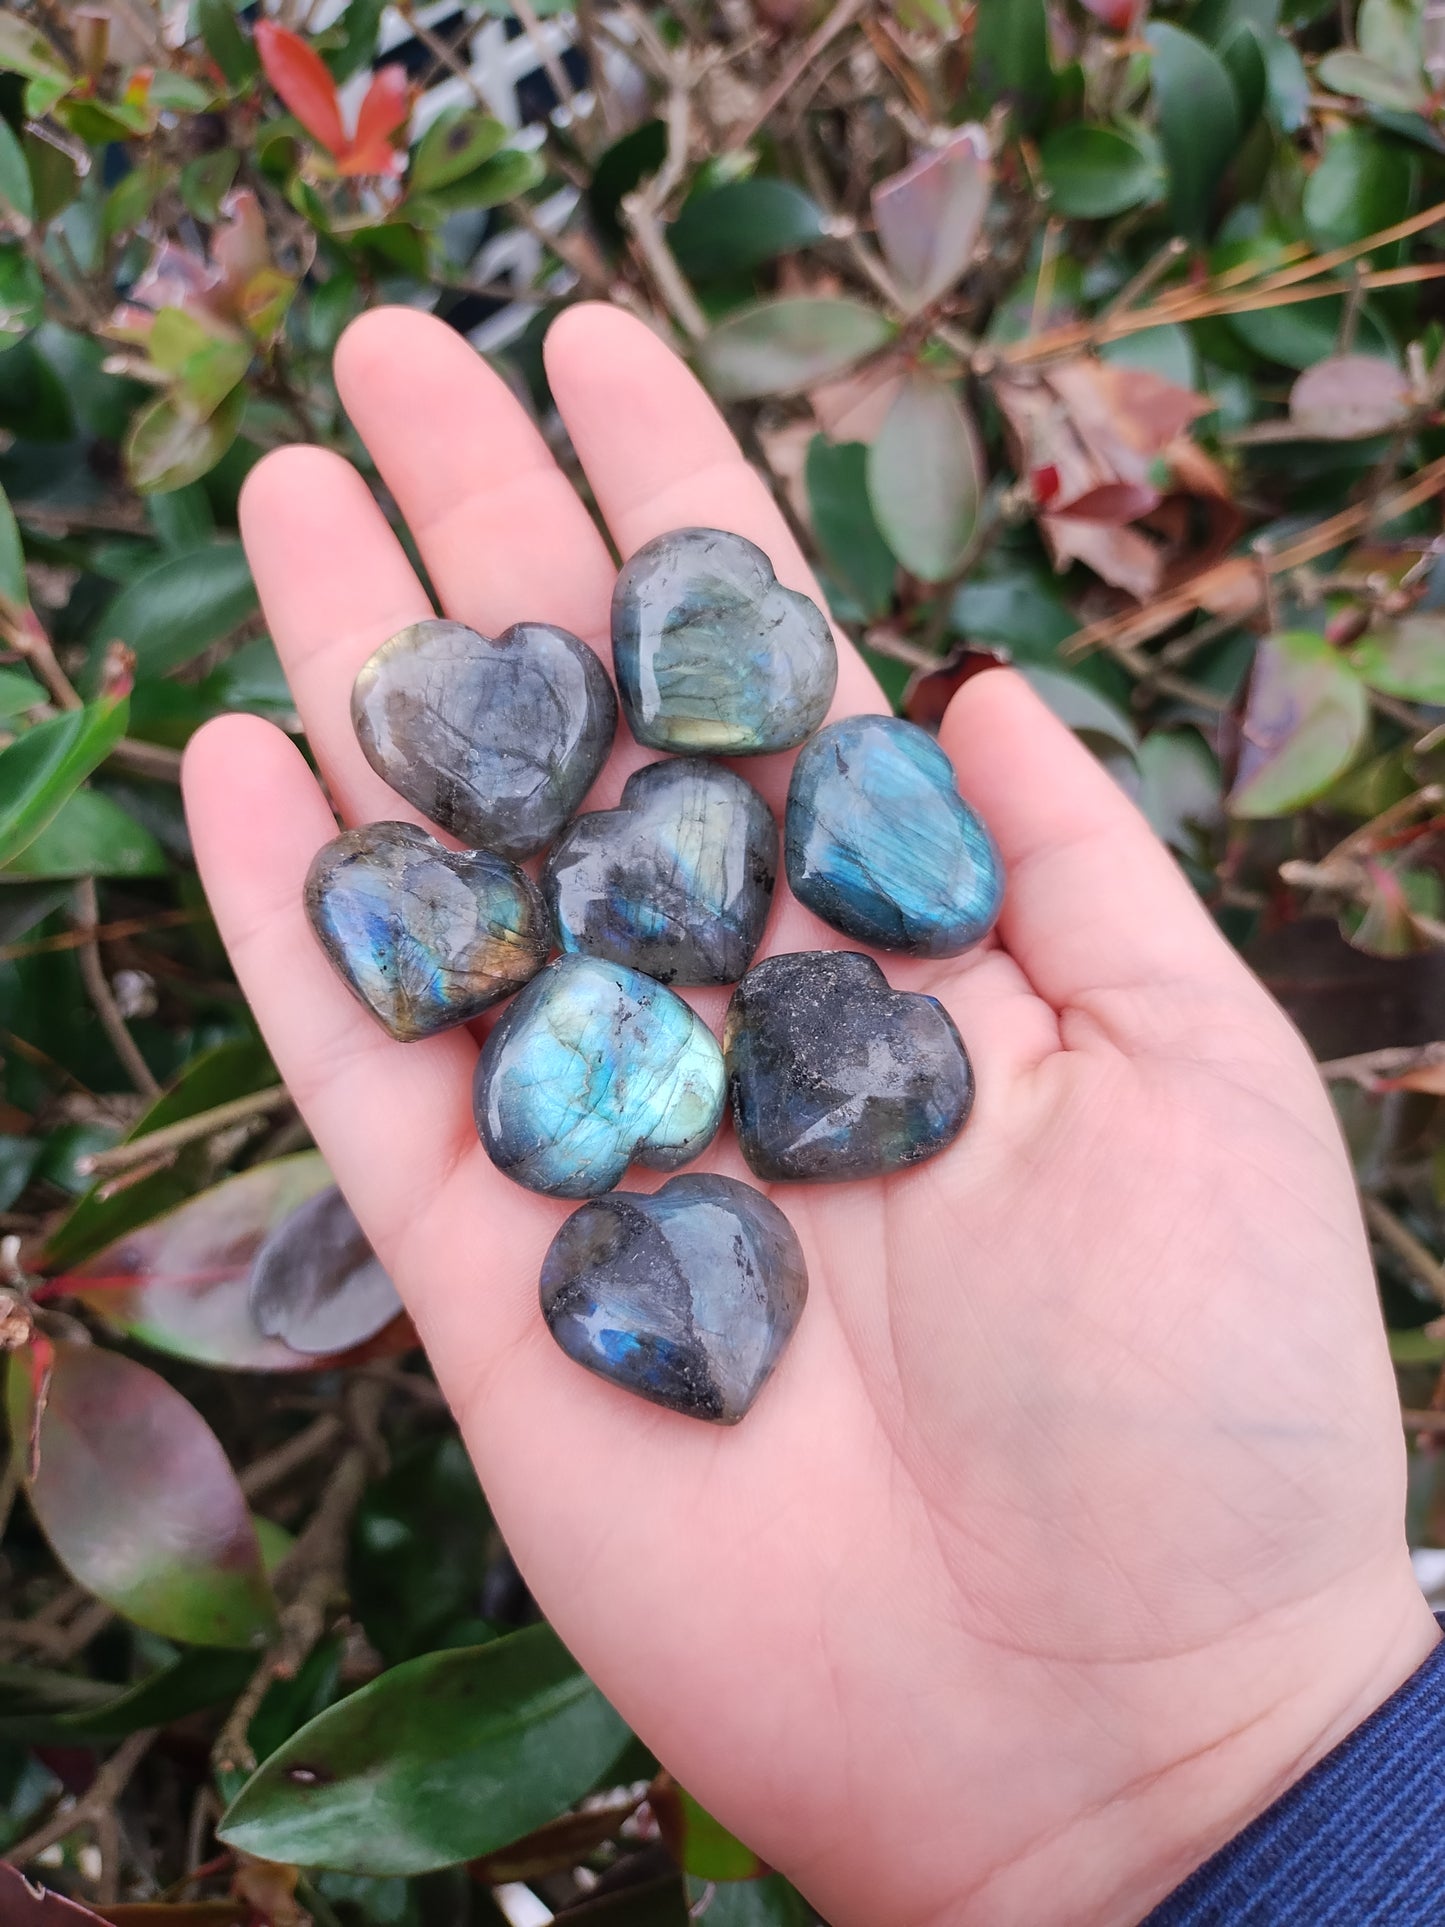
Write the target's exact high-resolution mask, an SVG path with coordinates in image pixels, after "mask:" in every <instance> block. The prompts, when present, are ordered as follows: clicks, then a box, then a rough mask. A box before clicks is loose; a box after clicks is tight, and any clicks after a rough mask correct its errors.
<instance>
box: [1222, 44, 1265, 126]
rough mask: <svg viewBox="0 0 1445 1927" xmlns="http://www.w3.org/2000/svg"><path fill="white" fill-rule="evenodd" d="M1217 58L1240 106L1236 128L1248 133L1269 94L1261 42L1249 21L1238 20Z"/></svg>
mask: <svg viewBox="0 0 1445 1927" xmlns="http://www.w3.org/2000/svg"><path fill="white" fill-rule="evenodd" d="M1218 52H1219V57H1220V59H1221V60H1222V61H1223V62H1224V68H1225V72H1226V73H1227V74H1228V75H1229V78H1230V79H1231V80H1232V81H1233V82H1234V95H1235V99H1236V101H1237V102H1238V105H1239V124H1240V127H1241V129H1243V130H1245V131H1247V130H1248V129H1249V128H1251V127H1253V125H1254V123H1255V122H1256V121H1257V120H1258V119H1259V115H1260V110H1261V109H1262V108H1263V106H1264V102H1265V96H1266V94H1267V93H1268V91H1269V68H1268V67H1267V66H1266V64H1265V55H1264V41H1263V39H1262V37H1261V35H1260V32H1259V29H1258V28H1257V27H1256V26H1255V25H1254V23H1253V22H1252V21H1249V20H1241V21H1240V22H1239V23H1238V25H1237V26H1236V27H1235V28H1234V30H1233V31H1232V32H1231V33H1230V34H1229V35H1228V37H1227V38H1226V39H1224V40H1223V41H1221V42H1220V45H1219V49H1218Z"/></svg>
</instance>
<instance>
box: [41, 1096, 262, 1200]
mask: <svg viewBox="0 0 1445 1927" xmlns="http://www.w3.org/2000/svg"><path fill="white" fill-rule="evenodd" d="M291 1102H292V1098H291V1093H290V1092H289V1091H288V1090H287V1089H286V1087H285V1086H284V1085H283V1084H271V1085H268V1086H267V1088H266V1089H265V1090H264V1091H253V1092H252V1093H251V1095H250V1096H249V1097H234V1098H232V1099H231V1101H230V1103H229V1104H217V1105H216V1106H214V1108H213V1109H211V1110H209V1111H198V1112H197V1113H196V1115H195V1116H194V1117H183V1118H181V1119H180V1120H179V1121H178V1122H177V1123H175V1124H167V1125H164V1126H163V1127H162V1128H161V1129H160V1130H159V1131H150V1132H148V1133H147V1134H146V1136H145V1137H138V1138H132V1140H131V1141H130V1143H129V1144H116V1145H113V1146H112V1147H111V1148H110V1150H108V1151H93V1152H92V1153H91V1155H90V1156H89V1157H87V1158H82V1159H80V1160H79V1161H78V1168H79V1169H80V1172H81V1175H82V1176H83V1177H96V1178H102V1177H104V1178H108V1177H114V1176H115V1175H116V1173H117V1172H120V1171H133V1170H134V1169H135V1168H136V1166H137V1165H140V1164H150V1163H153V1162H154V1161H155V1159H157V1158H160V1157H167V1156H169V1155H170V1154H171V1152H173V1151H179V1150H181V1149H183V1148H184V1147H185V1146H186V1145H187V1144H195V1143H196V1142H198V1140H200V1139H201V1138H207V1137H214V1136H215V1135H216V1133H217V1132H218V1131H224V1130H226V1129H227V1128H228V1127H229V1126H230V1125H232V1124H241V1123H244V1122H245V1121H246V1119H248V1118H252V1117H263V1116H266V1115H267V1114H269V1113H270V1112H272V1111H280V1110H284V1109H286V1107H287V1106H288V1105H289V1104H290V1103H291Z"/></svg>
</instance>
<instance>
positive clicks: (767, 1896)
mask: <svg viewBox="0 0 1445 1927" xmlns="http://www.w3.org/2000/svg"><path fill="white" fill-rule="evenodd" d="M704 1896H706V1899H704ZM687 1897H688V1899H689V1900H690V1901H691V1902H692V1905H693V1912H692V1914H691V1915H690V1918H694V1919H699V1918H700V1919H705V1920H706V1921H707V1923H708V1927H811V1923H812V1921H813V1919H814V1915H813V1910H812V1908H811V1907H809V1906H808V1905H807V1903H806V1902H805V1901H804V1899H803V1898H802V1896H801V1895H800V1894H799V1893H798V1892H797V1891H796V1889H794V1888H792V1887H790V1886H789V1885H788V1883H787V1881H786V1880H784V1878H783V1876H782V1875H781V1874H780V1873H774V1874H768V1875H766V1876H765V1877H764V1878H763V1879H761V1880H737V1881H730V1882H728V1883H727V1884H726V1885H723V1886H717V1887H714V1888H713V1889H712V1891H711V1893H709V1891H708V1883H707V1882H705V1881H703V1880H700V1879H698V1878H697V1877H696V1876H693V1875H689V1877H688V1882H687Z"/></svg>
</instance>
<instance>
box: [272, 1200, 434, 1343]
mask: <svg viewBox="0 0 1445 1927" xmlns="http://www.w3.org/2000/svg"><path fill="white" fill-rule="evenodd" d="M250 1297H251V1316H252V1317H253V1318H254V1319H255V1321H256V1324H257V1326H258V1327H259V1329H260V1330H261V1331H262V1332H264V1333H265V1335H266V1336H267V1337H268V1338H279V1339H280V1340H281V1341H282V1343H283V1344H286V1345H289V1346H290V1347H291V1349H292V1350H293V1351H297V1352H306V1353H309V1354H311V1355H313V1356H315V1355H318V1354H326V1353H332V1352H340V1351H348V1350H349V1349H350V1348H351V1347H352V1346H353V1345H361V1344H364V1343H365V1342H366V1340H367V1339H368V1338H374V1337H375V1336H376V1334H377V1333H378V1332H379V1331H382V1330H384V1329H385V1327H386V1326H387V1325H389V1324H390V1323H391V1321H392V1319H393V1318H395V1317H396V1315H397V1313H398V1312H399V1311H400V1310H401V1308H402V1306H401V1300H400V1298H398V1297H397V1294H396V1286H395V1285H394V1284H393V1283H392V1282H391V1279H390V1278H389V1277H388V1276H387V1274H386V1273H385V1272H384V1271H383V1270H382V1268H381V1264H380V1262H379V1260H378V1259H377V1257H376V1254H375V1252H373V1250H372V1248H371V1246H370V1245H369V1244H368V1243H367V1242H366V1236H365V1234H364V1232H363V1231H362V1229H361V1226H360V1225H359V1224H358V1223H357V1222H356V1217H355V1214H354V1213H353V1211H352V1209H351V1206H350V1205H349V1204H348V1203H347V1202H346V1200H345V1198H343V1197H342V1195H341V1193H340V1192H339V1191H338V1190H337V1189H336V1187H335V1186H334V1185H333V1186H331V1188H330V1189H329V1190H326V1191H319V1192H317V1194H316V1196H315V1197H312V1198H308V1199H307V1200H306V1202H305V1203H304V1204H302V1205H300V1206H298V1208H297V1209H296V1210H295V1211H293V1212H292V1214H291V1216H290V1217H289V1218H287V1219H286V1220H285V1221H284V1222H283V1223H282V1224H279V1225H277V1227H276V1229H275V1230H274V1231H273V1232H272V1233H271V1235H270V1237H269V1238H267V1240H266V1242H265V1244H263V1245H262V1247H261V1249H260V1250H259V1251H258V1252H257V1254H256V1262H255V1264H254V1265H253V1267H252V1270H251V1289H250Z"/></svg>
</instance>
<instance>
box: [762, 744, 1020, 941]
mask: <svg viewBox="0 0 1445 1927" xmlns="http://www.w3.org/2000/svg"><path fill="white" fill-rule="evenodd" d="M784 862H785V864H786V866H787V872H788V882H789V883H790V884H791V885H792V889H793V894H794V896H796V897H797V898H798V899H799V901H800V902H802V903H805V904H807V906H808V908H809V909H810V910H813V911H816V913H817V914H818V915H819V916H820V917H822V918H823V920H824V921H825V922H826V923H831V924H832V925H833V927H834V928H835V929H837V930H841V931H843V932H844V934H845V935H846V936H849V937H856V938H857V939H858V940H859V941H860V942H862V943H866V944H872V945H874V946H876V947H877V948H878V949H880V950H909V951H912V952H913V954H914V955H915V956H919V957H954V956H957V955H958V953H959V952H960V951H962V950H967V949H968V948H969V947H970V946H971V945H973V944H976V943H977V942H978V941H979V939H980V938H981V937H984V936H986V935H987V934H988V932H989V931H990V930H991V929H992V928H993V925H994V921H995V919H996V918H997V916H998V912H999V905H1000V903H1001V902H1002V901H1003V885H1004V877H1003V861H1002V859H1001V858H1000V856H999V853H998V848H997V845H996V844H995V843H994V840H993V838H992V837H991V836H990V835H989V833H988V830H987V828H986V827H985V826H984V823H983V821H982V819H981V818H980V817H979V816H977V815H976V814H975V812H974V811H973V810H971V809H970V808H969V807H968V805H967V803H965V802H964V800H963V798H962V797H961V796H960V795H959V793H958V789H957V786H956V783H955V780H954V774H953V765H952V763H950V762H949V760H948V758H947V756H946V755H945V754H944V752H943V751H942V750H941V749H940V748H939V746H938V744H937V743H936V742H935V741H934V740H933V738H932V737H931V736H930V735H929V734H928V732H927V731H926V730H922V729H919V728H918V727H917V725H916V724H914V723H905V722H900V721H899V720H898V718H897V717H895V716H849V717H846V718H845V719H844V720H843V721H842V722H837V723H830V724H829V725H828V727H827V728H826V729H823V730H820V731H819V732H818V734H817V735H816V736H815V737H814V738H813V740H812V742H810V743H809V744H808V745H807V747H806V748H805V749H804V750H803V751H802V752H801V754H800V755H799V757H798V760H797V762H796V763H795V764H794V765H793V780H792V782H791V783H790V785H789V787H788V810H787V821H786V824H785V826H784Z"/></svg>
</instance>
